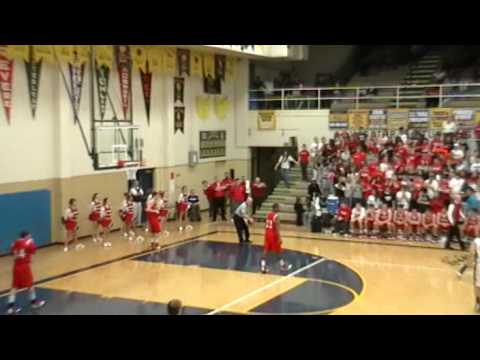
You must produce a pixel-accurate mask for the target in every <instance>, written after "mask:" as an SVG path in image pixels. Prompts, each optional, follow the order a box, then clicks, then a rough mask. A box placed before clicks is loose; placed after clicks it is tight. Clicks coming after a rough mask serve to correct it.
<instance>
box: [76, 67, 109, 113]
mask: <svg viewBox="0 0 480 360" xmlns="http://www.w3.org/2000/svg"><path fill="white" fill-rule="evenodd" d="M68 72H69V74H70V93H71V94H72V100H73V104H72V106H73V111H74V112H75V114H77V116H78V113H79V111H80V100H81V99H82V88H83V76H84V73H85V64H81V65H79V64H78V63H77V62H76V61H75V63H74V64H68ZM102 120H103V119H102ZM75 121H76V117H75Z"/></svg>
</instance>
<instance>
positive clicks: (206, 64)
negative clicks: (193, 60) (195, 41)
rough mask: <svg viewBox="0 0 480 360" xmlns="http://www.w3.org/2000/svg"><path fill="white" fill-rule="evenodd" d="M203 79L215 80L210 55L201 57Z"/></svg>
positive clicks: (212, 60) (213, 63)
mask: <svg viewBox="0 0 480 360" xmlns="http://www.w3.org/2000/svg"><path fill="white" fill-rule="evenodd" d="M203 77H205V78H208V77H211V78H212V79H215V60H214V58H213V55H212V54H204V55H203Z"/></svg>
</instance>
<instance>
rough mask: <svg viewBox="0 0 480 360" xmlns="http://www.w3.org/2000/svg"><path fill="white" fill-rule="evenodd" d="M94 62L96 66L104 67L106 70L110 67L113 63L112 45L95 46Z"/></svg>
mask: <svg viewBox="0 0 480 360" xmlns="http://www.w3.org/2000/svg"><path fill="white" fill-rule="evenodd" d="M95 60H96V61H97V64H98V66H102V65H104V66H105V67H107V68H109V69H110V68H111V67H112V63H113V46H112V45H96V46H95Z"/></svg>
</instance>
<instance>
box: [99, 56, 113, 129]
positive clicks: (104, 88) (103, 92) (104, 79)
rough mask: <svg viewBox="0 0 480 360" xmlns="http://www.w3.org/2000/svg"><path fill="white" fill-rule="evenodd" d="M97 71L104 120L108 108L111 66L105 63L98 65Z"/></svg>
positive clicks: (101, 117) (101, 115)
mask: <svg viewBox="0 0 480 360" xmlns="http://www.w3.org/2000/svg"><path fill="white" fill-rule="evenodd" d="M96 73H97V93H98V104H99V110H100V120H103V119H104V117H105V110H106V108H107V96H108V80H109V77H110V68H108V67H107V66H105V65H102V66H98V65H97V69H96Z"/></svg>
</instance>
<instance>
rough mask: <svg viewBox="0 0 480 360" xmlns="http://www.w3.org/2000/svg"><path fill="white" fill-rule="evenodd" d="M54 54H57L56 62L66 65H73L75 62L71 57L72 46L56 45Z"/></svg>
mask: <svg viewBox="0 0 480 360" xmlns="http://www.w3.org/2000/svg"><path fill="white" fill-rule="evenodd" d="M54 50H55V54H57V57H58V60H59V61H62V62H66V63H73V61H74V60H75V58H74V56H73V50H74V46H73V45H56V46H55V47H54Z"/></svg>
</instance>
